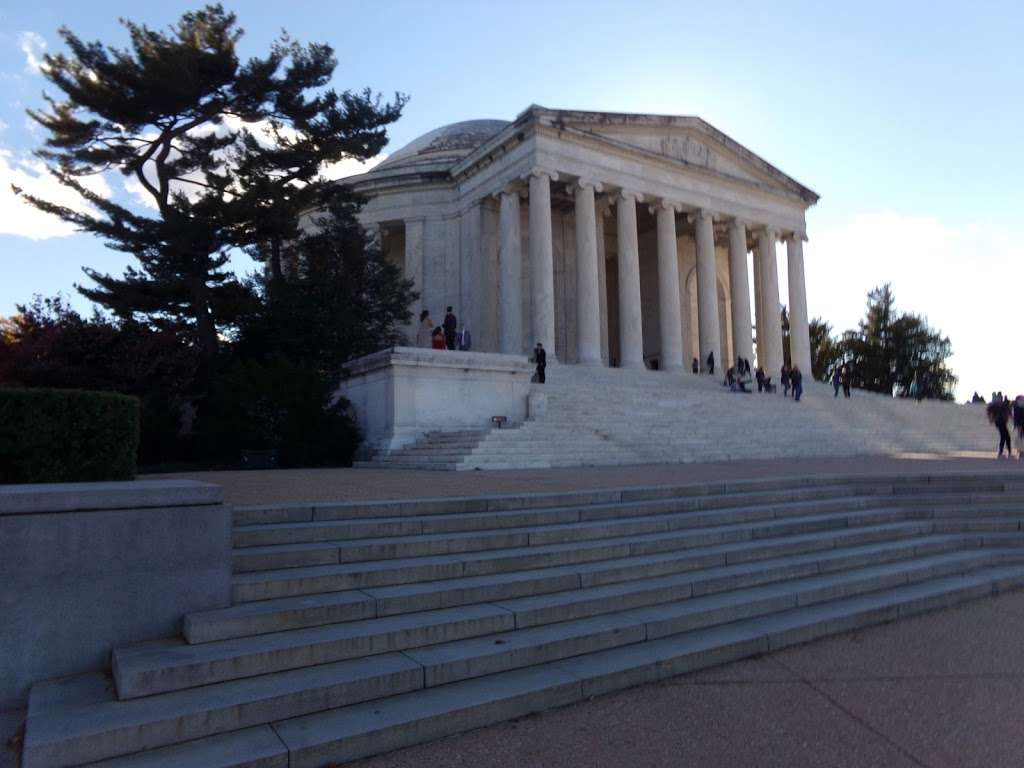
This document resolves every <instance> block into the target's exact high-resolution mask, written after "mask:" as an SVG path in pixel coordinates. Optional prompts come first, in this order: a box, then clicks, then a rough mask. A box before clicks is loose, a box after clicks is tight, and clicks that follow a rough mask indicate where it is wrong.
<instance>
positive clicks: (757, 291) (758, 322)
mask: <svg viewBox="0 0 1024 768" xmlns="http://www.w3.org/2000/svg"><path fill="white" fill-rule="evenodd" d="M763 298H764V288H763V286H762V285H761V257H760V255H759V254H758V251H757V249H755V250H754V338H755V339H757V366H758V367H759V368H764V367H765V364H764V310H763V309H762V303H761V302H762V299H763Z"/></svg>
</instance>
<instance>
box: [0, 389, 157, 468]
mask: <svg viewBox="0 0 1024 768" xmlns="http://www.w3.org/2000/svg"><path fill="white" fill-rule="evenodd" d="M138 449H139V400H138V398H135V397H128V396H127V395H118V394H114V393H112V392H90V391H86V390H78V389H42V388H40V389H22V388H14V387H0V483H64V482H78V481H98V480H130V479H131V478H132V477H134V476H135V460H136V455H137V454H138Z"/></svg>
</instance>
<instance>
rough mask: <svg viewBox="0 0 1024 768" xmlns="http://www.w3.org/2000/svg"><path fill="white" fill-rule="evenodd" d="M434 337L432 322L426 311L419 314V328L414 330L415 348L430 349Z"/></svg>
mask: <svg viewBox="0 0 1024 768" xmlns="http://www.w3.org/2000/svg"><path fill="white" fill-rule="evenodd" d="M433 336H434V321H433V320H431V319H430V313H429V312H428V311H427V310H425V309H424V310H423V311H422V312H420V327H419V328H417V329H416V346H417V347H422V348H424V349H430V348H431V346H433V344H432V339H433Z"/></svg>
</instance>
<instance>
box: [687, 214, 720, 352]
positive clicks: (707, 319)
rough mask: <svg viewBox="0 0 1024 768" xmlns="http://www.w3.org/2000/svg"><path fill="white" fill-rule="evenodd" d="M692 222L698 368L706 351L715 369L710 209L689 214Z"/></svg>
mask: <svg viewBox="0 0 1024 768" xmlns="http://www.w3.org/2000/svg"><path fill="white" fill-rule="evenodd" d="M691 219H692V221H693V223H694V224H695V225H696V239H697V328H698V336H699V338H700V355H699V356H698V360H700V368H701V371H703V370H705V367H706V366H707V360H708V354H709V353H711V352H714V353H715V371H716V372H717V371H718V370H719V369H720V368H721V366H722V363H723V361H722V360H721V359H719V358H720V355H721V348H722V334H721V330H720V328H719V326H718V274H717V271H716V270H715V228H714V220H713V217H712V214H711V212H710V211H706V210H701V211H699V212H698V213H695V214H693V216H692V217H691Z"/></svg>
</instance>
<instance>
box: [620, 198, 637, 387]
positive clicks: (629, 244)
mask: <svg viewBox="0 0 1024 768" xmlns="http://www.w3.org/2000/svg"><path fill="white" fill-rule="evenodd" d="M642 201H643V196H642V195H641V194H639V193H638V192H633V191H632V190H628V189H623V190H620V191H619V194H618V195H616V197H615V213H616V223H617V224H618V230H619V231H618V246H619V247H618V251H619V252H618V257H619V365H620V366H621V367H622V368H643V367H644V333H643V319H642V316H641V311H640V245H639V243H638V242H637V230H636V204H637V203H638V202H642Z"/></svg>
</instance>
